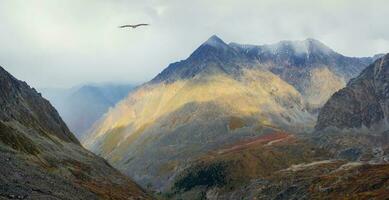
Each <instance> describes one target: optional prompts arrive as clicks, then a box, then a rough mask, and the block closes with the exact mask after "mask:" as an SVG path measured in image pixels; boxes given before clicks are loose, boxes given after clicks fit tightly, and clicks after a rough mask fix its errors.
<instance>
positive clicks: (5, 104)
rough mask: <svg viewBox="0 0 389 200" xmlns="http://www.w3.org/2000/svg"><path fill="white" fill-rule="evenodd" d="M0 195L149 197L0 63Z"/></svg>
mask: <svg viewBox="0 0 389 200" xmlns="http://www.w3.org/2000/svg"><path fill="white" fill-rule="evenodd" d="M0 171H1V173H0V199H72V200H73V199H151V197H150V196H149V195H148V194H146V193H145V192H144V191H143V190H142V189H141V188H140V187H139V186H138V185H137V184H135V183H134V182H133V181H132V180H130V179H129V178H127V177H126V176H124V175H123V174H121V173H120V172H119V171H117V170H116V169H114V168H113V167H112V166H111V165H110V164H108V162H106V161H105V160H104V159H102V158H100V157H98V156H96V155H94V154H93V153H91V152H90V151H88V150H86V149H84V148H83V147H82V146H81V144H80V142H79V141H78V140H77V138H76V137H75V136H74V135H73V133H71V132H70V130H69V129H68V127H67V126H66V124H65V123H64V122H63V121H62V119H61V117H60V116H59V114H58V112H57V111H56V110H55V109H54V107H53V106H52V105H51V104H50V103H49V101H47V100H46V99H44V98H43V97H42V96H41V94H40V93H38V92H37V91H36V90H35V89H33V88H31V87H29V86H28V85H27V83H25V82H23V81H20V80H17V79H16V78H15V77H13V76H12V75H11V74H9V73H8V72H6V71H5V70H4V69H3V68H1V67H0Z"/></svg>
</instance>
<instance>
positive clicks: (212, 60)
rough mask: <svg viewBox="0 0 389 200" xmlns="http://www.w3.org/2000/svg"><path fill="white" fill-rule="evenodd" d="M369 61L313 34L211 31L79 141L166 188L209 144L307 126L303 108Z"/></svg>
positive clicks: (318, 101) (139, 178)
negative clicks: (280, 38) (264, 37)
mask: <svg viewBox="0 0 389 200" xmlns="http://www.w3.org/2000/svg"><path fill="white" fill-rule="evenodd" d="M371 60H372V58H349V57H345V56H341V55H340V54H337V53H335V52H334V51H332V50H331V49H329V48H327V47H325V46H324V45H323V44H321V43H319V42H318V41H315V40H305V41H301V42H281V43H279V44H276V45H264V46H249V45H238V44H226V43H224V42H223V41H222V40H221V39H220V38H218V37H216V36H212V37H211V38H210V39H209V40H207V41H206V42H204V43H203V44H202V45H201V46H200V47H199V48H198V49H196V50H195V51H194V52H193V53H192V54H191V55H190V56H189V57H188V58H187V59H186V60H183V61H180V62H177V63H173V64H171V65H169V66H168V67H167V68H166V69H165V70H163V71H162V72H161V73H160V74H158V75H157V76H156V77H155V78H154V79H153V80H151V81H150V82H148V83H146V84H144V85H142V86H141V87H139V88H137V90H135V91H133V92H132V93H130V95H129V96H128V98H126V99H124V100H123V101H121V102H120V103H118V104H117V105H116V106H115V108H114V109H112V110H110V111H109V112H108V113H107V114H106V115H105V116H104V117H103V118H102V119H101V120H100V121H99V122H98V123H97V124H96V125H95V126H94V128H93V130H92V131H91V133H90V134H89V136H88V137H87V138H86V139H85V140H84V142H83V143H84V144H85V145H86V147H87V148H89V149H91V150H93V151H94V152H96V153H98V154H99V155H102V156H103V157H104V158H106V159H108V160H109V161H110V162H111V163H112V164H113V165H115V166H116V167H117V168H119V169H120V170H122V171H123V172H125V173H127V174H129V175H130V176H131V177H133V178H134V179H135V180H137V181H139V183H140V184H142V185H143V186H149V187H151V189H155V190H165V189H166V187H168V185H169V183H170V182H171V181H172V180H173V179H174V177H175V175H177V171H178V170H179V169H181V168H182V166H185V165H186V163H188V162H190V160H191V159H193V158H196V157H198V156H200V155H202V154H204V153H207V152H209V151H211V150H215V149H218V148H220V147H222V146H224V145H226V144H234V143H235V142H236V141H239V140H241V139H247V138H252V137H257V136H260V135H262V134H266V133H270V132H273V131H279V130H280V129H284V130H288V131H290V132H302V131H306V130H310V129H311V128H313V126H314V123H315V115H314V114H312V113H311V112H309V111H311V110H312V109H315V108H317V106H319V105H321V103H322V102H323V100H324V99H325V98H327V96H330V95H331V94H332V93H333V92H335V91H336V90H337V89H339V88H341V87H343V85H344V83H345V81H346V80H348V79H349V78H350V77H351V76H353V75H354V74H355V73H358V72H359V71H360V70H361V69H362V66H363V65H364V63H369V62H371ZM301 73H304V75H301ZM287 75H293V76H291V77H289V76H287ZM313 80H316V82H314V83H315V84H313V83H311V82H313ZM307 102H308V103H307ZM315 102H316V103H315ZM145 166H146V167H145Z"/></svg>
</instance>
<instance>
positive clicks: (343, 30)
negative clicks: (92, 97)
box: [0, 0, 389, 87]
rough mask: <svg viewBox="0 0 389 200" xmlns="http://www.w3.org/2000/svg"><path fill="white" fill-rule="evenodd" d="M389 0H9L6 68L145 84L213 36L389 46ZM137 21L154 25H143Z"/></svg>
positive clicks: (2, 13)
mask: <svg viewBox="0 0 389 200" xmlns="http://www.w3.org/2000/svg"><path fill="white" fill-rule="evenodd" d="M388 9H389V1H388V0H361V1H358V0H316V1H315V0H295V1H292V0H191V1H186V0H160V1H157V0H127V1H125V0H116V1H114V0H34V1H33V0H30V1H26V0H0V47H1V48H0V65H1V66H3V67H4V68H5V69H6V70H8V71H9V72H11V73H12V74H13V75H15V76H16V77H17V78H19V79H22V80H25V81H27V82H28V83H29V84H30V85H32V86H34V87H71V86H74V85H79V84H83V83H87V82H93V83H101V82H125V83H139V82H144V81H147V80H150V79H151V78H153V77H154V76H155V75H156V74H158V73H159V72H160V71H161V70H162V69H163V68H165V67H166V66H167V65H168V64H169V63H171V62H175V61H179V60H182V59H185V58H186V57H187V56H188V55H189V54H190V53H191V52H192V51H193V50H194V49H195V48H196V47H197V46H199V45H200V44H201V43H202V42H203V41H205V40H206V39H207V38H208V37H210V36H211V35H213V34H216V35H218V36H219V37H221V38H222V39H223V40H224V41H226V42H238V43H249V44H264V43H273V42H277V41H279V40H301V39H305V38H308V37H311V38H315V39H318V40H320V41H322V42H324V43H325V44H327V45H328V46H330V47H331V48H333V49H334V50H335V51H338V52H340V53H342V54H345V55H348V56H371V55H374V54H376V53H381V52H389V20H388V19H389V12H388ZM127 23H150V24H151V26H149V27H140V28H138V29H135V30H123V29H119V28H117V27H118V26H119V25H122V24H127Z"/></svg>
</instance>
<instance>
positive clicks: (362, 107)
mask: <svg viewBox="0 0 389 200" xmlns="http://www.w3.org/2000/svg"><path fill="white" fill-rule="evenodd" d="M388 115H389V54H387V55H385V56H384V57H383V58H381V59H379V60H377V61H376V62H375V63H374V64H372V65H370V66H369V67H367V68H366V69H365V70H364V71H363V72H362V73H361V74H360V75H359V76H358V77H357V78H355V79H352V80H351V81H350V82H349V83H348V84H347V86H346V87H345V88H344V89H342V90H340V91H338V92H336V93H335V94H334V95H333V96H332V97H331V98H330V99H329V100H328V102H327V103H326V104H325V105H324V107H323V108H322V109H321V111H320V114H319V117H318V122H317V125H316V129H317V130H321V129H324V128H326V127H330V126H332V127H337V128H340V129H343V128H360V127H363V126H365V127H368V128H374V127H376V128H380V127H382V126H384V127H386V124H387V123H388ZM378 126H380V127H378Z"/></svg>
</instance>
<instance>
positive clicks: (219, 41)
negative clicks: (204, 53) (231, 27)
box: [202, 35, 228, 47]
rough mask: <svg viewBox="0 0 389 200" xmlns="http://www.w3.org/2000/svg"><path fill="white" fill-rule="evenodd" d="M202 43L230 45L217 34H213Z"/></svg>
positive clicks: (220, 45)
mask: <svg viewBox="0 0 389 200" xmlns="http://www.w3.org/2000/svg"><path fill="white" fill-rule="evenodd" d="M202 45H209V46H212V47H225V46H228V45H227V44H226V43H225V42H224V41H223V40H222V39H220V38H219V37H218V36H217V35H212V36H211V37H210V38H209V39H208V40H207V41H205V42H204V43H203V44H202Z"/></svg>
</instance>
